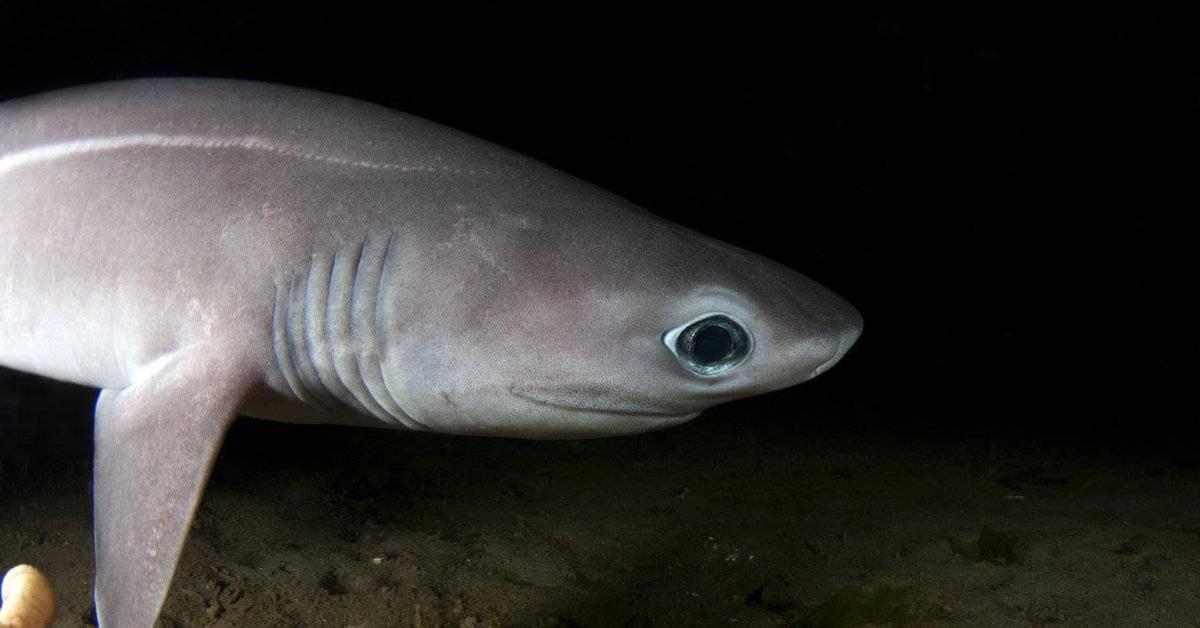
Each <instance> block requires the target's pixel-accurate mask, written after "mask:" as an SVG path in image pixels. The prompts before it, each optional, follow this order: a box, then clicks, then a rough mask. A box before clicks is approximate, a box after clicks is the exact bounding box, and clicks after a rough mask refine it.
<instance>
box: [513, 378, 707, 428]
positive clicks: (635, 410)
mask: <svg viewBox="0 0 1200 628" xmlns="http://www.w3.org/2000/svg"><path fill="white" fill-rule="evenodd" d="M508 391H509V393H511V394H512V395H513V396H514V397H517V398H519V399H524V400H525V401H529V402H532V403H536V404H538V405H540V406H544V407H547V408H554V409H556V410H566V411H569V412H583V413H590V414H606V415H611V416H629V417H654V418H661V419H675V420H680V419H691V418H695V417H696V416H698V415H699V414H700V413H701V412H702V410H689V411H683V412H673V411H670V410H662V409H660V408H658V407H655V406H651V405H650V404H644V403H641V402H635V403H612V404H606V403H604V402H605V401H607V400H606V399H604V397H603V396H598V397H595V399H596V401H597V403H569V402H566V401H564V400H562V399H561V398H555V397H554V396H553V395H552V394H547V393H544V392H542V391H541V390H539V389H536V388H528V387H521V386H516V385H513V386H509V389H508ZM580 398H581V399H582V396H580Z"/></svg>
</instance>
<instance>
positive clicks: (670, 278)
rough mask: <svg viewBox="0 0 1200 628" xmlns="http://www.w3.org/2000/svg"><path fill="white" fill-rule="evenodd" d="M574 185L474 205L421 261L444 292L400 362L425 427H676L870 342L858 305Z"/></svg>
mask: <svg viewBox="0 0 1200 628" xmlns="http://www.w3.org/2000/svg"><path fill="white" fill-rule="evenodd" d="M571 190H572V191H573V192H572V193H571V194H562V193H561V192H558V193H556V194H548V193H546V192H545V191H544V190H541V191H539V193H537V194H530V195H525V196H519V197H518V198H516V199H510V198H501V199H495V198H493V199H491V200H490V201H489V202H487V203H483V204H479V205H475V206H472V205H463V206H459V207H458V208H457V212H450V214H451V215H450V217H448V218H447V225H446V227H445V232H444V233H443V234H442V237H441V238H439V239H437V240H438V241H439V242H440V246H438V247H435V248H436V250H431V251H427V252H426V254H424V255H421V256H414V258H413V259H412V260H411V262H412V263H414V264H421V263H424V264H425V270H424V271H423V272H421V273H418V275H419V276H421V277H423V278H424V281H426V282H429V283H436V284H440V286H439V288H438V289H437V290H434V291H432V293H433V294H436V295H437V296H435V297H434V298H433V299H432V300H427V301H426V302H425V303H423V304H421V305H420V306H417V307H411V306H410V307H407V308H406V314H405V315H404V316H401V317H400V320H402V321H406V323H405V325H404V329H403V330H401V331H400V332H398V333H401V334H402V333H403V332H407V333H408V335H407V336H406V338H405V339H404V340H401V341H400V342H399V343H398V344H396V345H394V346H393V349H394V351H392V352H391V354H390V355H391V359H390V360H387V361H386V362H387V363H386V364H385V368H384V369H383V371H384V376H385V378H390V380H389V387H390V388H393V389H397V390H402V391H404V392H405V396H406V398H408V399H411V400H414V401H415V402H416V403H410V404H409V405H408V406H406V410H408V411H410V413H412V415H413V417H414V419H416V420H417V421H418V422H419V423H421V424H422V425H424V426H426V427H429V428H430V429H434V430H436V431H442V432H456V433H469V434H487V435H503V436H515V437H530V438H584V437H595V436H608V435H616V434H628V433H635V432H642V431H648V430H655V429H661V428H664V427H668V426H672V425H676V424H679V423H682V422H684V421H687V420H689V419H691V418H694V417H695V416H697V415H698V414H699V413H700V412H701V411H703V410H704V409H706V408H709V407H711V406H713V405H716V404H719V403H723V402H726V401H731V400H734V399H739V398H743V397H748V396H752V395H759V394H762V393H766V392H770V391H774V390H778V389H781V388H786V387H789V386H793V385H795V384H799V383H801V382H804V381H806V380H809V379H811V378H813V377H815V376H817V375H819V374H821V373H823V372H824V371H826V370H828V369H829V368H830V367H831V366H833V365H834V364H835V363H837V362H838V361H839V360H840V359H841V358H842V357H843V356H844V355H845V354H846V352H847V351H848V350H849V349H850V347H851V345H853V344H854V342H855V341H856V340H857V339H858V337H859V334H860V333H861V330H862V317H861V316H860V315H859V313H858V311H857V310H856V309H855V308H854V307H853V306H852V305H850V304H849V303H847V302H846V301H845V300H844V299H842V298H841V297H839V296H838V295H837V294H835V293H834V292H832V291H831V290H829V289H827V288H825V287H824V286H822V285H820V284H818V283H817V282H815V281H813V280H811V279H809V278H807V277H805V276H803V275H801V274H800V273H798V272H796V271H793V270H791V269H789V268H786V267H784V266H782V265H780V264H778V263H775V262H772V261H770V260H768V259H765V258H763V257H760V256H758V255H755V254H753V253H750V252H748V251H745V250H743V249H740V248H738V247H735V246H732V245H729V244H725V243H723V242H720V241H717V240H715V239H712V238H709V237H707V236H704V235H702V234H699V233H696V232H694V231H691V230H689V229H686V228H684V227H682V226H679V225H676V224H673V223H671V222H668V221H666V220H663V219H660V218H657V217H655V216H653V215H652V214H649V213H648V212H645V211H644V210H641V209H639V208H636V207H634V206H632V205H630V204H629V203H628V202H625V201H623V200H621V199H617V198H613V197H611V196H610V195H607V194H604V193H601V192H598V191H595V190H592V189H590V188H587V187H586V186H575V187H572V188H571ZM504 201H507V202H504ZM455 216H457V218H455ZM426 285H428V284H426ZM400 307H403V306H400ZM417 321H420V322H417ZM414 323H415V326H416V327H419V329H414Z"/></svg>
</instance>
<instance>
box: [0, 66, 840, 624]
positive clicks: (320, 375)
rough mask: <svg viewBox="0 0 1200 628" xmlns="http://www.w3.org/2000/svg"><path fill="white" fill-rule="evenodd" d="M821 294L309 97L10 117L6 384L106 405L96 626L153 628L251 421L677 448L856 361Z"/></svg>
mask: <svg viewBox="0 0 1200 628" xmlns="http://www.w3.org/2000/svg"><path fill="white" fill-rule="evenodd" d="M861 329H862V319H861V317H860V315H859V314H858V312H857V311H856V310H855V309H854V307H852V306H851V305H850V304H848V303H847V302H846V301H844V300H843V299H842V298H840V297H838V296H837V295H836V294H834V293H833V292H831V291H830V290H828V289H826V288H825V287H823V286H821V285H819V284H817V283H816V282H814V281H812V280H810V279H808V278H806V277H804V276H803V275H800V274H799V273H797V272H795V271H792V270H790V269H788V268H785V267H783V266H781V265H779V264H777V263H774V262H771V261H769V260H767V259H765V258H762V257H759V256H757V255H755V254H753V253H750V252H747V251H745V250H742V249H739V248H737V247H734V246H731V245H728V244H724V243H722V242H719V241H717V240H714V239H712V238H709V237H706V236H704V235H701V234H699V233H696V232H694V231H690V230H688V229H686V228H684V227H681V226H679V225H676V224H673V223H671V222H668V221H666V220H663V219H661V218H658V217H656V216H654V215H652V214H650V213H648V212H647V211H645V210H643V209H641V208H639V207H637V206H634V205H632V204H631V203H630V202H628V201H626V200H624V199H622V198H619V197H617V196H615V195H613V194H611V193H608V192H605V191H603V190H600V189H598V188H596V187H594V186H592V185H590V184H588V183H585V182H583V181H580V180H578V179H576V178H573V177H571V176H568V175H566V174H563V173H561V172H558V171H556V170H554V169H552V168H550V167H548V166H546V165H544V164H541V163H539V162H537V161H534V160H532V159H529V158H527V157H524V156H521V155H519V154H516V153H513V152H511V151H508V150H506V149H503V148H500V147H498V146H495V145H493V144H490V143H488V142H485V141H482V140H479V139H476V138H474V137H471V136H469V135H466V134H464V133H461V132H458V131H455V130H452V129H449V128H446V127H443V126H440V125H438V124H434V123H432V122H429V121H427V120H424V119H421V118H418V117H415V116H411V115H406V114H403V113H399V112H396V111H393V110H390V109H387V108H384V107H381V106H378V105H374V104H370V103H366V102H363V101H359V100H355V99H351V98H346V97H341V96H335V95H330V94H325V93H320V92H315V91H309V90H305V89H297V88H291V87H282V86H276V85H268V84H262V83H253V82H243V81H233V80H210V79H150V80H134V81H122V82H115V83H105V84H99V85H93V86H86V87H81V88H73V89H67V90H62V91H56V92H52V93H48V94H44V95H40V96H34V97H28V98H23V99H18V100H13V101H9V102H7V103H4V104H2V105H0V364H3V365H5V366H8V367H11V368H15V369H19V370H23V371H29V372H32V373H37V374H40V375H43V376H46V377H51V378H56V379H60V380H66V381H70V382H76V383H79V384H85V385H88V386H92V387H96V388H99V389H100V390H101V392H100V394H99V399H98V401H97V403H96V414H95V466H94V483H93V486H94V495H93V500H94V509H95V556H96V581H95V596H96V610H97V614H98V617H99V620H100V624H101V625H102V626H118V627H122V628H124V627H129V626H133V627H138V626H150V625H151V624H152V623H153V622H154V621H155V618H156V617H157V615H158V611H159V608H160V607H161V605H162V602H163V599H164V597H165V595H166V592H167V588H168V586H169V584H170V581H171V577H172V574H173V573H174V570H175V564H176V561H177V559H178V557H179V554H180V549H181V547H182V545H183V541H184V537H185V535H186V531H187V529H188V526H189V523H190V520H191V517H192V514H193V512H194V511H195V509H196V504H197V501H198V500H199V497H200V494H201V492H202V489H203V486H204V483H205V481H206V478H207V476H208V473H209V470H210V467H211V466H212V462H213V459H214V456H215V454H216V452H217V449H218V447H219V446H220V443H221V440H222V438H223V436H224V434H225V432H226V429H227V428H228V427H229V425H230V423H231V422H232V421H233V420H234V418H235V417H236V416H238V415H247V416H253V417H259V418H264V419H273V420H282V421H293V422H310V423H311V422H332V423H347V424H356V425H374V426H386V427H395V428H403V429H411V430H425V431H432V432H444V433H452V434H476V435H490V436H507V437H518V438H590V437H598V436H609V435H616V434H629V433H634V432H642V431H646V430H656V429H660V428H665V427H668V426H672V425H676V424H679V423H682V422H684V421H687V420H689V419H691V418H693V417H695V416H696V415H697V414H699V413H700V412H701V411H702V410H703V409H705V408H708V407H710V406H712V405H714V404H718V403H722V402H725V401H729V400H732V399H737V398H740V397H746V396H749V395H757V394H760V393H765V392H768V391H772V390H776V389H780V388H784V387H787V386H792V385H794V384H797V383H800V382H803V381H805V380H807V379H810V378H812V377H814V376H816V375H818V374H820V373H821V372H823V371H825V370H826V369H828V368H829V367H830V366H832V365H833V364H834V363H835V362H837V361H838V360H839V359H841V357H842V356H843V355H845V353H846V351H847V350H848V349H849V348H850V346H851V345H852V344H853V343H854V341H855V340H856V339H857V338H858V336H859V333H860V331H861Z"/></svg>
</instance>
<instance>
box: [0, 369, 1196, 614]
mask: <svg viewBox="0 0 1200 628" xmlns="http://www.w3.org/2000/svg"><path fill="white" fill-rule="evenodd" d="M11 377H12V375H11V374H5V378H6V380H11ZM24 384H25V383H23V386H24ZM32 390H33V391H34V393H33V394H34V395H35V396H34V397H30V396H28V395H26V394H25V393H22V395H16V396H14V395H13V394H12V393H11V392H9V393H6V394H4V395H0V401H2V402H3V404H2V405H0V420H4V421H5V423H4V427H3V429H0V437H2V438H3V447H2V448H0V472H2V475H0V507H2V508H3V511H2V512H3V513H4V515H3V516H2V517H0V563H2V564H4V565H5V566H8V565H12V564H15V563H17V562H28V563H32V564H35V565H37V566H39V567H40V568H42V569H43V570H44V571H45V572H46V573H47V574H48V575H49V577H50V579H51V580H52V582H53V583H54V584H55V587H56V590H57V595H58V598H59V604H60V612H59V616H58V619H57V621H56V622H55V625H58V626H79V625H88V624H89V623H90V622H91V621H92V612H93V611H92V603H91V598H90V590H91V588H90V581H91V578H92V560H91V541H90V539H91V537H90V534H91V533H90V524H91V515H90V504H89V498H88V490H89V488H88V473H89V472H88V464H89V463H88V461H87V455H88V447H89V446H88V438H89V434H88V431H89V429H90V420H89V419H88V418H87V406H88V400H89V398H90V393H87V392H86V391H82V390H79V389H74V388H70V387H61V386H55V385H42V387H41V388H38V385H34V387H33V389H32ZM801 390H802V389H801ZM0 392H3V390H0ZM39 393H40V394H39ZM17 415H20V416H19V418H18V419H16V420H14V416H17ZM884 418H886V417H884ZM39 421H40V422H41V427H40V428H39V427H38V426H37V425H35V423H36V422H39ZM975 427H976V429H973V430H970V431H969V432H965V433H964V434H958V435H956V434H951V433H946V432H944V431H937V430H926V431H914V430H913V429H911V428H909V427H907V425H906V421H905V419H904V417H902V416H897V417H895V421H894V422H891V423H889V422H887V421H883V420H881V417H875V418H874V419H873V420H872V421H869V422H864V421H862V420H861V419H860V418H858V417H857V416H856V414H855V411H854V410H853V409H852V408H847V407H842V406H839V405H838V404H836V403H814V404H810V403H806V402H805V397H804V395H803V394H801V392H800V391H797V392H796V393H795V394H791V393H788V394H785V395H783V396H778V395H773V396H769V397H767V398H765V399H763V400H761V401H757V402H749V403H737V404H732V405H728V406H725V407H722V408H718V409H714V410H712V411H710V412H708V413H706V414H705V415H703V416H702V417H701V418H700V419H697V420H696V421H694V422H693V423H691V424H689V425H685V426H682V427H678V428H675V429H672V430H669V431H665V432H660V433H654V434H647V435H642V436H634V437H624V438H615V439H607V440H596V441H574V442H569V441H560V442H525V441H513V440H493V439H479V438H462V437H445V436H431V435H420V434H412V433H402V432H389V431H381V430H367V429H352V428H328V427H302V426H292V425H284V424H271V423H265V422H258V421H251V420H241V421H239V423H238V425H237V426H235V428H234V430H233V432H232V433H231V435H230V436H229V438H228V440H227V442H226V447H225V449H224V451H223V453H222V455H221V457H220V459H219V461H218V464H217V466H216V469H215V471H214V475H213V479H212V481H211V483H210V485H209V489H208V492H207V493H206V496H205V498H204V501H203V503H202V505H201V506H200V509H199V515H198V517H197V520H196V522H195V525H194V526H193V528H192V531H191V534H190V536H189V537H188V542H187V546H186V548H185V550H184V553H183V558H182V561H181V565H180V569H179V571H178V572H177V574H176V576H175V580H174V582H173V585H172V588H171V593H170V597H169V598H168V600H167V602H166V606H165V608H164V610H163V615H162V620H161V622H160V624H161V625H164V626H197V625H213V626H393V625H412V626H484V625H498V626H577V625H578V626H650V625H653V626H685V625H694V626H718V625H722V626H724V625H743V626H772V625H799V626H805V625H812V626H852V625H862V624H875V625H918V626H925V625H1031V624H1051V623H1060V624H1067V625H1080V626H1101V625H1129V626H1144V625H1152V624H1153V625H1200V508H1198V506H1200V456H1197V455H1195V454H1187V453H1183V454H1161V455H1160V453H1158V452H1156V451H1155V450H1154V449H1153V448H1146V447H1138V448H1133V449H1132V450H1131V449H1126V448H1123V447H1122V446H1121V445H1120V443H1119V442H1110V443H1109V444H1108V445H1106V446H1088V445H1085V444H1081V443H1077V442H1074V441H1073V440H1072V439H1071V438H1069V437H1060V438H1053V439H1046V438H1042V437H1039V436H1038V434H1037V433H1036V432H1035V431H1029V432H1026V433H1017V434H1013V433H1009V434H1006V435H1004V436H996V437H990V436H987V435H986V433H987V430H986V429H978V426H975ZM35 428H36V429H35ZM1177 451H1182V452H1186V451H1187V449H1186V448H1178V449H1177Z"/></svg>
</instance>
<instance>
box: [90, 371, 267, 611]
mask: <svg viewBox="0 0 1200 628" xmlns="http://www.w3.org/2000/svg"><path fill="white" fill-rule="evenodd" d="M164 362H165V363H164V364H163V365H162V366H161V368H159V369H158V370H157V371H155V372H154V373H153V374H152V375H150V376H148V377H146V378H145V379H144V380H142V381H140V382H138V383H137V384H135V385H133V386H130V387H129V388H125V389H122V390H107V389H106V390H104V391H102V392H101V393H100V399H99V401H97V403H96V427H95V441H96V455H95V471H94V481H93V508H94V511H95V512H94V520H95V542H96V614H97V616H98V618H99V620H100V625H101V626H120V627H121V628H125V627H128V626H133V627H138V626H151V625H152V624H153V623H154V621H155V618H156V617H157V615H158V611H159V609H160V607H161V606H162V603H163V599H164V598H165V597H166V593H167V587H168V586H169V585H170V583H171V577H172V575H173V574H174V573H175V564H176V562H177V561H178V559H179V553H180V550H181V549H182V548H183V541H184V538H185V537H186V536H187V530H188V526H189V524H190V522H191V519H192V514H193V513H194V512H195V509H196V505H197V503H198V502H199V500H200V494H201V492H202V491H203V489H204V483H205V481H206V479H207V478H208V474H209V470H210V468H211V467H212V462H213V459H214V458H215V456H216V453H217V450H218V449H219V448H220V444H221V440H222V439H223V438H224V435H225V431H226V429H227V428H228V427H229V425H230V423H232V422H233V419H234V417H235V416H236V413H237V408H238V406H239V405H240V403H241V402H242V400H243V398H244V397H245V395H246V392H247V391H248V390H249V388H250V385H251V384H252V381H251V378H250V377H249V375H248V373H247V372H246V370H245V369H239V368H237V367H236V366H233V365H231V364H228V363H225V364H222V363H221V362H220V360H219V358H215V357H214V356H212V355H206V353H205V351H203V350H202V349H199V348H191V349H187V350H182V351H180V352H178V353H176V354H175V355H173V356H170V357H168V358H164Z"/></svg>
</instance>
